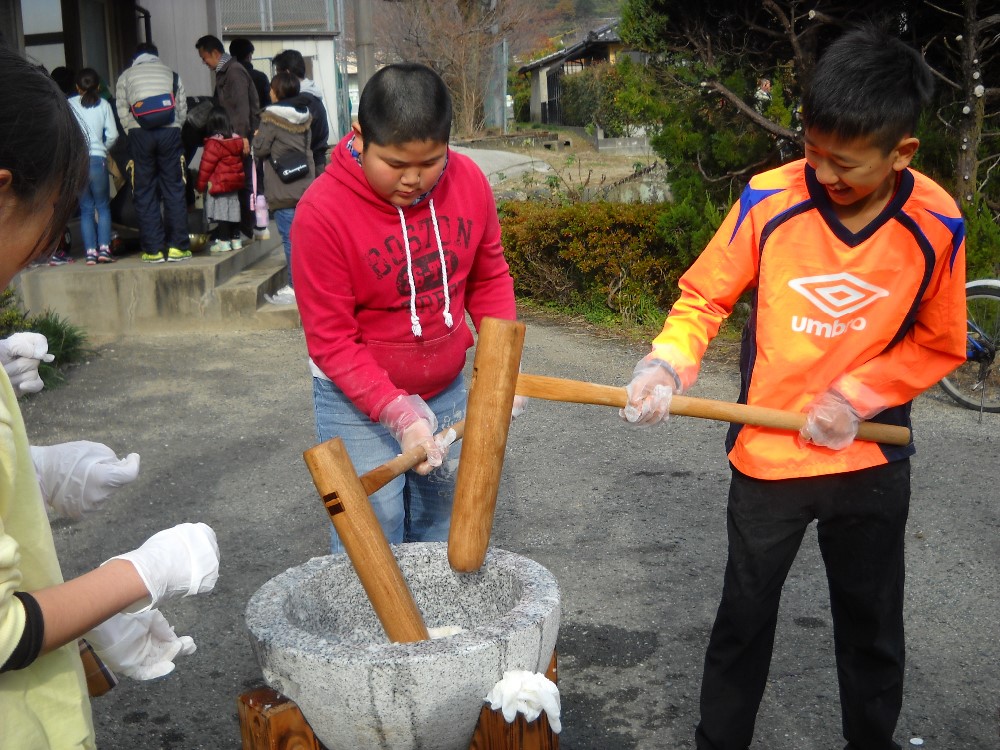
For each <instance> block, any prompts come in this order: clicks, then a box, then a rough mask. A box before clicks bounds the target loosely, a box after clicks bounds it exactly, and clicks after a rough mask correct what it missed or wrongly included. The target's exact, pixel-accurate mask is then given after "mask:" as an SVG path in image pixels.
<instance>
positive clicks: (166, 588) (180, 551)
mask: <svg viewBox="0 0 1000 750" xmlns="http://www.w3.org/2000/svg"><path fill="white" fill-rule="evenodd" d="M111 560H128V561H129V562H130V563H132V564H133V565H134V566H135V569H136V571H137V572H138V573H139V576H140V577H141V578H142V582H143V583H144V584H145V585H146V589H147V590H148V591H149V596H148V597H147V598H146V599H142V600H140V601H138V602H136V603H135V604H133V605H132V606H130V607H127V608H126V609H123V610H122V611H123V612H127V613H136V612H146V611H148V610H150V609H155V608H156V607H159V606H160V605H161V604H163V603H164V602H168V601H170V600H171V599H179V598H181V597H182V596H192V595H194V594H203V593H205V592H206V591H211V590H212V589H213V588H214V587H215V582H216V581H217V580H219V544H218V542H217V541H216V539H215V532H214V531H213V530H212V527H211V526H209V525H207V524H204V523H182V524H178V525H177V526H174V527H173V528H172V529H165V530H164V531H160V532H158V533H156V534H153V536H151V537H150V538H149V539H147V540H146V541H145V542H144V543H143V545H142V546H141V547H139V549H136V550H132V551H131V552H126V553H125V554H123V555H116V556H115V557H112V558H111ZM111 560H108V561H107V562H111ZM105 564H106V563H105Z"/></svg>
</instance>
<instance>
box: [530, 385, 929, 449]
mask: <svg viewBox="0 0 1000 750" xmlns="http://www.w3.org/2000/svg"><path fill="white" fill-rule="evenodd" d="M517 393H518V395H520V396H527V397H528V398H541V399H546V400H549V401H568V402H571V403H575V404H596V405H598V406H615V407H618V408H619V409H624V408H625V405H626V403H627V402H628V395H627V394H626V392H625V388H624V387H618V386H611V385H599V384H597V383H586V382H583V381H580V380H566V379H564V378H553V377H549V376H547V375H527V374H525V373H520V374H519V375H518V376H517ZM670 413H671V414H681V415H683V416H685V417H701V418H702V419H718V420H721V421H723V422H736V423H738V424H749V425H754V426H756V427H772V428H774V429H777V430H789V431H791V432H798V431H799V430H800V429H801V428H802V427H803V426H804V425H805V423H806V415H805V414H800V413H798V412H792V411H783V410H782V409H768V408H766V407H763V406H749V405H747V404H734V403H731V402H729V401H712V400H710V399H705V398H692V397H690V396H674V397H673V398H672V399H671V400H670ZM857 437H858V440H869V441H871V442H875V443H885V444H887V445H909V443H910V431H909V430H908V429H907V428H906V427H900V426H898V425H891V424H879V423H877V422H862V423H861V425H860V426H859V427H858V435H857Z"/></svg>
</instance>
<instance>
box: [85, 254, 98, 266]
mask: <svg viewBox="0 0 1000 750" xmlns="http://www.w3.org/2000/svg"><path fill="white" fill-rule="evenodd" d="M87 265H88V266H96V265H97V251H96V250H87Z"/></svg>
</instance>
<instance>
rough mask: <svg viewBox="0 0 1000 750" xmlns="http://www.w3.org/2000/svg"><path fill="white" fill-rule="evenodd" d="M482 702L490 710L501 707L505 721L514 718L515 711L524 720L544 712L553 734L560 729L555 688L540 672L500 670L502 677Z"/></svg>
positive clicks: (515, 716)
mask: <svg viewBox="0 0 1000 750" xmlns="http://www.w3.org/2000/svg"><path fill="white" fill-rule="evenodd" d="M486 701H487V702H488V703H489V704H490V708H491V709H493V710H494V711H496V710H497V709H498V708H499V709H502V711H503V718H504V719H506V720H507V723H510V722H512V721H514V719H515V718H517V714H518V712H521V713H522V714H524V718H525V719H527V720H528V721H534V720H535V719H537V718H538V715H539V714H540V713H541V712H542V711H545V715H546V716H547V717H548V720H549V726H550V727H551V728H552V731H553V732H555V733H556V734H559V732H560V731H562V723H561V722H560V721H559V711H560V708H561V707H560V704H559V688H558V687H556V684H555V683H554V682H552V680H550V679H549V678H548V677H546V676H545V675H543V674H542V673H540V672H534V673H532V672H522V671H512V672H504V673H503V679H502V680H500V682H498V683H497V684H496V685H494V686H493V689H492V690H490V692H489V693H487V694H486Z"/></svg>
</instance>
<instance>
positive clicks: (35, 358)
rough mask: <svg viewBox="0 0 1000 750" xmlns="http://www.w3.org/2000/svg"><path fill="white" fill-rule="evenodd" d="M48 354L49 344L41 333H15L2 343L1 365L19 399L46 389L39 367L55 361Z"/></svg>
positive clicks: (0, 345) (0, 348) (0, 351)
mask: <svg viewBox="0 0 1000 750" xmlns="http://www.w3.org/2000/svg"><path fill="white" fill-rule="evenodd" d="M48 352H49V342H48V340H47V339H46V338H45V337H44V336H43V335H42V334H40V333H30V332H21V333H15V334H13V335H11V336H8V337H7V338H5V339H3V340H2V341H0V365H3V369H4V370H6V371H7V377H8V378H10V384H11V385H12V386H14V393H15V395H16V396H17V397H18V398H21V396H23V395H24V394H25V393H38V392H39V391H40V390H42V388H44V387H45V383H43V382H42V379H41V378H40V377H39V375H38V365H39V364H41V363H42V362H51V361H52V360H54V359H55V357H54V356H53V355H51V354H49V353H48Z"/></svg>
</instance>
